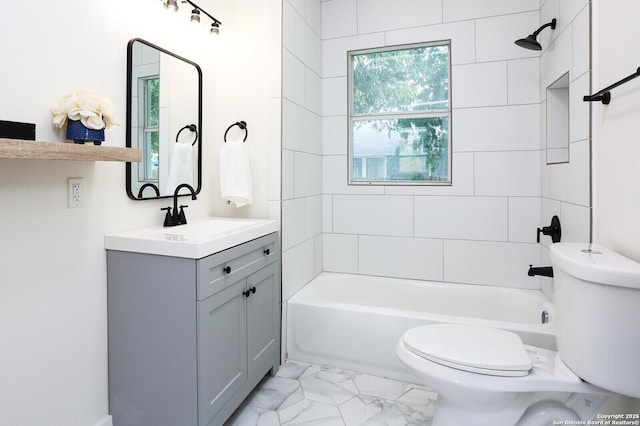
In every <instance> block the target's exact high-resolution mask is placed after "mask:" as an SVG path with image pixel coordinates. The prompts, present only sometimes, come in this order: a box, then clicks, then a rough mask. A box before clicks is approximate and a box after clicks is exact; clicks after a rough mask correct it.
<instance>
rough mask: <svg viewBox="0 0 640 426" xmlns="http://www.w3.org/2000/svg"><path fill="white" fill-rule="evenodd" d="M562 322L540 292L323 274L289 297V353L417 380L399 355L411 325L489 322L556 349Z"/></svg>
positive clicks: (311, 360) (298, 357)
mask: <svg viewBox="0 0 640 426" xmlns="http://www.w3.org/2000/svg"><path fill="white" fill-rule="evenodd" d="M543 311H546V312H548V317H549V321H548V322H547V323H546V324H543V323H542V321H541V316H542V312H543ZM554 320H555V309H554V306H553V304H552V303H551V302H550V301H549V299H548V298H547V297H546V296H545V295H544V294H543V293H542V292H541V291H537V290H520V289H510V288H503V287H490V286H479V285H466V284H450V283H441V282H431V281H414V280H404V279H396V278H383V277H369V276H363V275H350V274H338V273H327V272H323V273H322V274H320V275H319V276H318V277H316V278H315V279H314V280H313V281H311V283H309V284H308V285H307V286H306V287H304V288H303V289H302V290H300V291H299V292H298V293H296V294H295V295H294V296H293V297H292V298H291V299H289V301H288V304H287V357H288V358H289V359H291V360H294V361H302V362H308V363H313V364H320V365H328V366H332V367H336V368H344V369H349V370H355V371H359V372H363V373H368V374H374V375H377V376H382V377H389V378H393V379H397V380H407V381H411V380H415V378H413V377H412V376H411V374H410V373H409V372H408V371H406V369H405V368H404V366H403V365H402V364H401V362H400V360H398V358H397V357H396V354H395V345H396V342H397V341H398V339H399V338H400V336H401V335H402V333H404V331H406V330H407V329H409V328H411V327H416V326H419V325H423V324H435V323H443V322H446V323H467V324H469V323H473V324H484V325H487V326H491V327H497V328H501V329H505V330H510V331H514V332H516V333H517V334H519V335H520V337H521V338H522V341H523V342H524V343H525V344H529V345H534V346H539V347H543V348H547V349H551V350H556V345H555V324H554Z"/></svg>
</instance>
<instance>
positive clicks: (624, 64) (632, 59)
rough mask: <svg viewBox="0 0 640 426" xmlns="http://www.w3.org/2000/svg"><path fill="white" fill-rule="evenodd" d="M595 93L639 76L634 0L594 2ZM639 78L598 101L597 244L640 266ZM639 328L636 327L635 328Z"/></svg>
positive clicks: (620, 406)
mask: <svg viewBox="0 0 640 426" xmlns="http://www.w3.org/2000/svg"><path fill="white" fill-rule="evenodd" d="M593 14H594V15H593V16H594V24H593V36H592V37H593V41H592V43H593V69H594V79H593V87H592V92H591V93H593V92H596V91H598V90H600V89H602V88H604V87H607V86H609V85H610V84H612V83H614V82H616V81H618V80H620V79H621V78H623V77H626V76H627V75H629V74H631V73H633V72H635V71H636V70H637V68H638V66H639V65H640V64H639V63H638V55H636V54H633V53H631V54H630V53H629V52H635V51H634V50H628V49H626V48H618V46H634V44H635V43H636V42H637V40H638V38H639V37H640V28H639V27H638V25H637V23H638V20H640V4H638V2H635V1H631V0H621V1H615V2H609V1H602V0H594V1H593ZM639 93H640V79H636V80H633V81H631V82H629V83H627V84H625V85H623V86H620V87H618V88H616V89H613V91H612V92H611V98H612V99H611V103H610V104H609V105H603V104H602V103H599V102H597V103H593V104H592V106H591V107H592V108H593V219H594V235H593V239H594V242H596V243H599V244H602V245H604V246H605V247H609V248H611V249H612V250H615V251H617V252H619V253H621V254H623V255H625V256H627V257H629V258H631V259H633V260H635V261H637V262H640V243H639V242H640V226H639V225H638V214H639V213H640V198H639V197H638V195H637V194H638V188H640V167H638V164H640V144H639V143H638V140H637V136H636V135H637V134H638V133H639V132H640V120H638V105H639V100H640V97H639ZM630 326H631V327H637V325H636V324H632V325H630ZM607 412H609V413H612V414H615V413H638V412H640V399H634V398H615V399H614V400H612V401H611V403H610V404H609V407H607Z"/></svg>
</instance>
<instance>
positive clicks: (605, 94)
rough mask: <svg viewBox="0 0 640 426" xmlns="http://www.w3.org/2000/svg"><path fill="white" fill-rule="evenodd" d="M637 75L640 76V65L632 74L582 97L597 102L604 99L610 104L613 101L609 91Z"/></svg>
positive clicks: (604, 102) (603, 101)
mask: <svg viewBox="0 0 640 426" xmlns="http://www.w3.org/2000/svg"><path fill="white" fill-rule="evenodd" d="M636 77H640V67H638V69H636V72H634V73H633V74H631V75H628V76H627V77H625V78H623V79H622V80H620V81H617V82H615V83H613V84H612V85H610V86H607V87H605V88H604V89H602V90H600V91H598V92H596V93H594V94H593V95H586V96H584V97H583V98H582V100H583V101H585V102H595V101H602V103H603V104H605V105H608V104H609V102H611V93H609V92H610V91H611V90H612V89H615V88H616V87H618V86H621V85H623V84H625V83H627V82H629V81H631V80H633V79H634V78H636Z"/></svg>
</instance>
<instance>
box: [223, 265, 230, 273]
mask: <svg viewBox="0 0 640 426" xmlns="http://www.w3.org/2000/svg"><path fill="white" fill-rule="evenodd" d="M222 270H223V271H224V273H225V274H230V273H231V266H225V267H224V268H222Z"/></svg>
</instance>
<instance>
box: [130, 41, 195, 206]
mask: <svg viewBox="0 0 640 426" xmlns="http://www.w3.org/2000/svg"><path fill="white" fill-rule="evenodd" d="M136 42H138V43H142V44H144V45H147V46H149V47H152V48H154V49H157V50H158V51H160V52H162V53H166V54H167V55H170V56H173V57H174V58H177V59H179V60H181V61H184V62H186V63H188V64H190V65H193V66H194V67H195V69H196V71H197V72H198V131H199V142H198V144H197V145H198V163H197V167H198V186H197V187H196V188H194V189H195V191H196V194H199V193H200V190H201V189H202V69H201V68H200V66H199V65H198V64H196V63H195V62H193V61H190V60H188V59H186V58H183V57H182V56H179V55H176V54H175V53H172V52H169V51H168V50H166V49H163V48H162V47H159V46H156V45H155V44H152V43H149V42H148V41H146V40H143V39H141V38H134V39H131V40H129V42H128V43H127V120H126V122H127V124H126V126H127V128H126V147H127V148H131V146H132V144H131V124H132V120H131V114H132V112H133V106H132V105H131V95H132V90H133V82H132V81H131V79H132V77H133V72H132V71H133V44H134V43H136ZM125 173H126V183H125V185H126V190H127V195H128V196H129V198H131V199H132V200H136V201H143V200H156V199H159V198H172V197H173V195H161V196H156V197H146V198H137V197H136V194H133V192H132V190H131V184H132V181H131V163H130V162H127V165H126V171H125ZM186 195H191V194H186Z"/></svg>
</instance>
